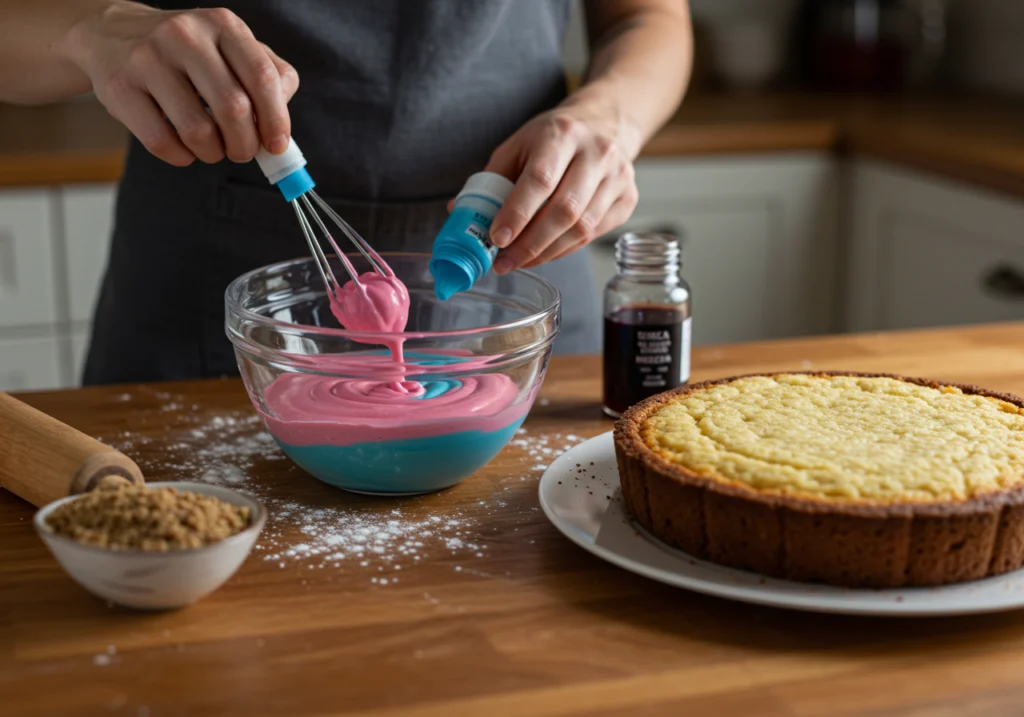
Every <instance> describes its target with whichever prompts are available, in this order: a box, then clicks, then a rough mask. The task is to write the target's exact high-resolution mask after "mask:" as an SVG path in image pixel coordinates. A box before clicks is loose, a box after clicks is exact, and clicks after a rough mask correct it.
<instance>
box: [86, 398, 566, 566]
mask: <svg viewBox="0 0 1024 717" xmlns="http://www.w3.org/2000/svg"><path fill="white" fill-rule="evenodd" d="M162 398H163V400H165V401H167V402H168V405H173V406H175V409H174V411H177V412H178V415H180V417H181V420H179V421H178V422H177V423H176V425H173V426H172V427H170V428H168V429H166V431H167V433H166V434H165V435H167V436H168V438H166V439H162V440H167V443H168V444H167V445H166V446H163V447H162V448H161V449H160V451H159V455H158V457H156V458H150V459H149V460H148V462H147V461H146V460H145V459H142V460H140V466H141V468H142V470H143V473H144V474H145V475H147V476H148V477H149V479H150V480H182V479H193V480H199V481H201V482H204V483H211V484H215V485H222V486H227V487H229V488H234V489H237V490H241V491H244V492H248V493H250V494H252V495H254V496H255V497H257V498H258V499H259V500H261V501H262V502H263V503H264V504H265V505H266V506H267V509H268V511H269V519H268V521H267V525H266V527H265V528H264V530H263V533H262V535H261V536H260V540H259V542H258V543H257V545H256V546H255V548H254V549H253V550H254V553H255V554H256V555H258V556H260V557H262V559H263V560H265V561H267V562H270V563H274V564H276V565H278V566H279V567H280V568H288V567H301V568H303V569H308V570H322V569H325V568H332V569H337V568H343V567H351V568H353V569H358V570H363V571H373V572H375V573H386V576H384V575H374V576H373V578H372V582H373V584H375V585H392V584H395V583H398V582H399V581H398V579H397V577H396V575H395V574H396V573H397V572H398V571H401V570H402V569H403V568H406V569H410V568H414V567H415V566H416V565H417V564H418V563H420V562H421V561H424V560H426V559H427V558H428V557H430V558H433V559H435V560H436V559H437V558H439V557H440V558H450V559H452V560H453V561H454V560H456V559H467V558H474V557H475V558H482V557H485V556H486V555H487V554H488V550H490V547H489V545H488V543H487V540H486V539H485V537H484V535H485V533H486V532H488V531H489V530H490V529H491V527H490V525H489V524H488V517H489V516H495V515H499V514H500V513H501V511H503V510H507V509H508V502H507V501H508V498H509V495H510V491H511V490H512V489H511V488H510V486H519V485H520V483H522V482H529V483H530V486H529V488H527V487H526V486H522V487H520V488H515V490H520V491H523V490H528V491H530V493H531V495H532V492H533V491H534V488H533V485H534V484H535V483H536V481H537V480H538V479H539V478H540V474H541V473H543V471H544V470H545V469H546V468H547V466H548V464H549V463H550V462H551V461H552V460H554V459H555V458H556V457H558V456H559V455H561V454H562V453H564V452H565V451H566V450H568V449H569V448H571V447H572V446H574V445H576V444H577V443H579V442H580V441H581V440H583V439H582V438H580V437H579V436H576V435H573V434H562V433H537V434H534V433H531V432H529V431H528V430H527V429H524V428H521V429H519V430H518V432H517V433H516V435H515V437H514V438H513V439H512V441H510V443H509V446H508V448H506V450H507V451H512V452H514V453H516V454H519V455H518V456H517V462H518V463H520V464H521V465H522V466H523V467H522V471H521V472H515V473H510V474H509V475H507V476H503V477H502V478H501V479H500V481H497V482H496V485H495V489H494V495H493V496H492V498H491V499H489V500H476V501H473V502H472V503H467V504H466V506H465V507H459V506H455V507H447V508H445V510H444V511H443V513H442V512H439V511H434V510H432V509H431V508H430V506H429V505H426V504H425V503H424V500H425V499H424V498H412V499H405V500H403V501H401V502H399V501H396V503H395V506H394V507H393V508H390V509H387V510H381V508H380V504H379V503H378V504H376V505H371V504H363V505H359V504H357V505H350V504H346V505H339V506H337V507H335V506H324V505H322V500H321V501H319V504H316V503H313V502H312V501H311V503H304V502H300V501H298V500H296V499H295V498H294V497H292V496H289V497H287V498H284V497H281V496H280V495H277V494H275V480H270V479H268V480H267V481H261V480H260V479H259V478H257V477H256V476H257V475H259V466H260V464H262V463H264V462H266V461H283V460H286V457H285V456H284V454H283V453H282V452H281V450H280V449H279V448H278V446H277V444H276V443H275V442H274V440H273V438H272V437H271V436H270V434H269V433H267V432H266V431H265V430H263V423H262V421H261V420H260V418H259V417H258V416H257V415H255V414H253V413H251V412H249V411H234V412H221V413H218V414H216V415H213V416H211V415H210V414H209V413H208V412H202V411H201V410H200V407H199V406H196V405H193V406H191V407H190V410H187V411H186V410H184V409H179V408H178V406H181V405H182V402H181V398H180V397H179V396H173V395H170V394H164V395H163V396H162ZM101 440H104V441H105V442H106V443H108V444H110V445H112V446H114V447H116V448H118V449H119V450H121V451H124V452H127V453H128V454H129V455H131V454H133V453H134V452H135V449H136V448H139V447H142V446H147V445H150V444H152V443H155V442H156V439H151V438H149V437H147V436H143V435H140V434H134V433H132V432H127V431H126V432H123V433H120V434H118V435H115V436H113V437H101ZM147 453H148V454H149V455H150V456H153V455H154V454H155V453H156V451H154V450H153V448H152V447H151V448H150V449H149V450H148V451H147ZM291 469H292V471H294V476H290V478H291V479H294V480H295V481H302V480H305V479H306V477H305V476H304V475H303V474H302V471H301V469H299V468H298V467H297V466H291ZM275 476H280V469H277V470H275ZM308 480H310V481H313V480H314V479H313V478H311V477H310V478H309V479H308ZM510 481H511V482H510ZM340 496H342V502H345V498H344V496H345V494H344V493H341V494H340ZM530 510H531V512H532V510H534V508H532V507H531V509H530ZM516 530H518V528H517V529H516ZM453 569H455V568H454V567H453ZM458 569H459V570H460V571H461V567H460V568H458Z"/></svg>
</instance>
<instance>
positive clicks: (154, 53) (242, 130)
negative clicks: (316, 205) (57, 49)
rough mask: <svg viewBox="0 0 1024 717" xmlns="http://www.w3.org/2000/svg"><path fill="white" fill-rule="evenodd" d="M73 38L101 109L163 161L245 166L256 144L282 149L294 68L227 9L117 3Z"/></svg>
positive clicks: (288, 125)
mask: <svg viewBox="0 0 1024 717" xmlns="http://www.w3.org/2000/svg"><path fill="white" fill-rule="evenodd" d="M74 42H75V47H76V50H75V56H76V61H77V63H78V64H79V66H80V67H81V68H82V70H83V71H84V72H85V74H86V75H88V77H89V79H90V81H91V82H92V87H93V91H94V92H95V93H96V97H97V98H98V99H99V100H100V102H102V103H103V105H104V106H105V107H106V108H107V111H108V112H110V114H111V115H113V117H114V118H115V119H117V120H119V121H120V122H121V123H123V124H124V125H125V126H126V127H127V128H128V129H129V130H130V131H131V132H132V134H134V135H135V136H136V137H137V138H138V139H139V141H140V142H142V144H143V145H144V146H145V147H146V149H148V150H149V151H150V152H152V153H153V154H154V155H156V156H157V157H159V158H160V159H162V160H164V161H166V162H169V163H170V164H173V165H177V166H185V165H188V164H191V163H192V162H193V161H194V160H195V159H197V158H198V159H199V160H201V161H203V162H209V163H213V162H219V161H220V160H221V159H223V158H224V157H225V156H227V157H228V158H230V159H231V160H233V161H235V162H247V161H249V160H251V159H252V158H253V156H255V154H256V152H257V151H258V150H259V148H260V145H261V144H262V145H263V146H264V147H266V148H267V149H268V150H269V151H270V152H273V153H275V154H279V153H281V152H283V151H284V150H285V149H286V148H287V146H288V137H289V135H290V134H291V121H290V118H289V116H288V101H289V100H290V99H291V97H292V95H293V94H295V91H296V90H297V89H298V86H299V76H298V73H296V72H295V69H294V68H293V67H292V66H291V65H289V64H288V63H287V62H285V61H284V60H282V59H281V58H280V57H278V56H277V55H275V54H274V52H273V51H272V50H271V49H270V48H268V47H267V46H266V45H263V44H262V43H260V42H259V41H257V40H256V38H255V37H253V34H252V32H251V31H250V30H249V28H248V27H247V26H246V24H245V23H244V22H242V21H241V20H240V19H239V18H238V17H237V16H236V15H235V14H234V13H232V12H231V11H229V10H225V9H222V8H218V9H211V10H185V11H180V12H170V11H162V10H156V9H153V8H150V7H148V6H145V5H141V4H137V3H133V2H125V3H119V4H117V5H114V6H111V7H109V8H107V9H106V10H105V11H103V12H102V13H101V14H100V15H98V16H95V17H91V18H88V19H87V20H85V21H83V22H82V23H80V25H79V26H78V27H76V29H75V31H74ZM200 98H202V99H200ZM204 101H205V103H206V105H207V106H208V107H209V109H210V112H211V113H212V114H213V118H211V117H210V115H209V114H207V111H206V109H205V108H204V107H203V102H204ZM215 120H216V121H215Z"/></svg>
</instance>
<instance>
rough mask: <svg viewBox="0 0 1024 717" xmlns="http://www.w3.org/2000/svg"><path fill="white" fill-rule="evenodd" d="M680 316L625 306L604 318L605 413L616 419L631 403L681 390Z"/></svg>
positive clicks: (676, 312)
mask: <svg viewBox="0 0 1024 717" xmlns="http://www.w3.org/2000/svg"><path fill="white" fill-rule="evenodd" d="M685 319H686V316H685V315H684V314H683V312H682V311H679V310H677V309H672V308H667V307H664V306H629V307H626V308H622V309H619V310H618V311H616V312H615V313H613V314H611V315H610V316H606V317H605V319H604V408H605V412H606V413H610V414H612V415H615V416H618V415H620V414H622V413H623V412H624V411H625V410H626V409H627V408H629V407H630V406H632V405H633V404H635V403H639V402H640V401H642V400H644V399H645V398H649V397H651V396H653V395H655V394H658V393H661V392H662V391H668V390H669V389H672V388H676V387H677V386H681V385H683V383H685V382H686V381H687V380H688V379H689V376H688V375H687V376H682V375H681V372H682V371H683V370H684V366H685V368H686V369H687V372H688V368H689V361H686V362H685V364H684V362H683V357H682V352H683V351H688V350H689V347H686V346H684V345H683V342H684V340H685V338H684V334H683V321H684V320H685Z"/></svg>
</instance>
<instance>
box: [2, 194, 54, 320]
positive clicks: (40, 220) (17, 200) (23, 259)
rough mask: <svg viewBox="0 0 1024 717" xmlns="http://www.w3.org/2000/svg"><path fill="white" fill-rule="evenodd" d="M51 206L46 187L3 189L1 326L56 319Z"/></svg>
mask: <svg viewBox="0 0 1024 717" xmlns="http://www.w3.org/2000/svg"><path fill="white" fill-rule="evenodd" d="M52 211H53V206H52V202H51V195H50V193H49V192H48V191H46V190H34V191H22V190H10V191H2V192H0V327H10V326H30V325H48V324H53V323H54V322H56V321H57V318H58V317H57V301H56V297H55V294H54V288H55V281H54V262H53V222H52V220H51V215H52Z"/></svg>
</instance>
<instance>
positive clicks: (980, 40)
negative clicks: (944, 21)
mask: <svg viewBox="0 0 1024 717" xmlns="http://www.w3.org/2000/svg"><path fill="white" fill-rule="evenodd" d="M950 13H951V18H950V54H951V63H950V67H951V71H952V72H951V74H952V76H953V78H954V79H955V81H956V82H957V83H958V84H960V85H961V86H964V87H969V88H972V89H976V90H980V91H987V92H996V93H1000V94H1012V95H1024V2H1021V0H954V2H953V3H952V5H951V7H950Z"/></svg>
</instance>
